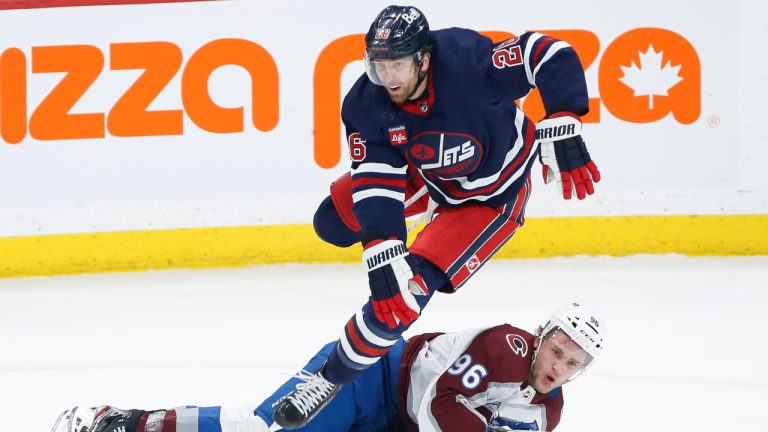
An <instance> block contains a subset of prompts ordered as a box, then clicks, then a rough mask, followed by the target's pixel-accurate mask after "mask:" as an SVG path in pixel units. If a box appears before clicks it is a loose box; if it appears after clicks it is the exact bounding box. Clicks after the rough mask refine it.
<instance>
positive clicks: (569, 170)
mask: <svg viewBox="0 0 768 432" xmlns="http://www.w3.org/2000/svg"><path fill="white" fill-rule="evenodd" d="M536 140H537V141H538V142H539V145H540V149H539V160H540V161H541V165H542V168H543V174H544V183H549V182H551V181H552V180H553V179H554V180H555V181H556V182H557V185H558V186H559V187H560V190H562V192H563V198H565V199H571V197H572V196H573V190H574V189H575V190H576V197H577V198H578V199H580V200H581V199H584V198H585V197H586V196H587V195H592V194H593V193H594V192H595V187H594V184H593V182H594V183H597V182H599V181H600V171H598V169H597V166H596V165H595V163H594V162H593V161H592V158H590V157H589V152H588V151H587V146H586V144H585V143H584V140H583V139H582V138H581V120H580V119H579V117H578V116H576V115H575V114H571V113H556V114H552V115H551V116H549V117H548V118H547V119H545V120H542V121H540V122H539V123H538V124H537V125H536Z"/></svg>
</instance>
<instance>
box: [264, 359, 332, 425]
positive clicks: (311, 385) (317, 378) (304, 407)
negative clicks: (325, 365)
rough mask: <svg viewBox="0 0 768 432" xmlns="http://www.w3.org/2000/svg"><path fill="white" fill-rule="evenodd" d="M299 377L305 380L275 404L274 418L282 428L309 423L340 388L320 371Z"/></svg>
mask: <svg viewBox="0 0 768 432" xmlns="http://www.w3.org/2000/svg"><path fill="white" fill-rule="evenodd" d="M300 378H302V379H304V380H305V382H302V383H299V384H297V385H296V389H295V390H293V391H292V392H290V393H288V394H287V395H285V397H284V398H283V399H282V400H280V401H278V403H277V404H276V405H275V411H274V414H273V417H274V420H275V422H276V423H277V424H278V425H280V426H282V427H283V428H284V429H298V428H300V427H302V426H304V425H306V424H307V423H309V421H310V420H312V419H313V418H314V417H315V416H316V415H317V413H319V412H320V410H322V409H323V408H324V407H325V406H326V405H328V403H329V402H331V400H333V398H334V397H335V396H336V393H338V392H339V389H341V385H339V384H334V383H332V382H330V381H328V380H327V379H325V377H323V375H322V371H320V372H317V373H313V374H310V375H309V376H302V377H300Z"/></svg>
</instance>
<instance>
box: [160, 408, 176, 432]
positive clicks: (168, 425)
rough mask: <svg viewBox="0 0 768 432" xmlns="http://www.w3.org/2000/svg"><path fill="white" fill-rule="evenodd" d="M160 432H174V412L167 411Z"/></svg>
mask: <svg viewBox="0 0 768 432" xmlns="http://www.w3.org/2000/svg"><path fill="white" fill-rule="evenodd" d="M161 432H176V410H168V411H166V412H165V416H164V417H163V430H162V431H161Z"/></svg>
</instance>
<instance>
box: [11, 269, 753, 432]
mask: <svg viewBox="0 0 768 432" xmlns="http://www.w3.org/2000/svg"><path fill="white" fill-rule="evenodd" d="M366 293H367V283H366V279H365V275H364V273H363V271H362V269H361V268H360V267H359V266H357V265H322V266H319V265H317V266H304V265H287V266H269V267H251V268H246V269H232V270H210V271H192V270H189V271H186V270H185V271H162V272H148V273H133V274H101V275H88V276H73V277H55V278H30V279H8V280H0V431H3V432H5V431H8V432H11V431H12V432H27V431H29V432H48V431H49V430H50V427H51V425H52V423H53V421H54V419H55V418H56V416H57V415H58V413H59V412H60V411H61V410H63V409H65V408H67V407H70V406H72V405H75V404H88V405H97V404H104V403H109V404H113V405H115V406H118V407H124V408H130V407H133V408H145V409H152V408H167V407H172V406H178V405H184V404H195V405H203V406H204V405H220V404H227V405H247V404H256V403H258V402H259V401H260V400H261V398H262V397H264V396H266V395H267V394H268V393H269V392H271V391H272V390H273V389H274V388H275V387H276V386H277V384H279V383H281V382H282V381H283V380H285V379H286V378H287V377H288V374H290V373H291V372H293V371H294V369H295V368H297V367H299V366H301V365H303V364H304V363H303V362H304V361H305V360H307V359H308V358H309V356H310V355H311V354H313V353H314V352H315V351H316V350H317V348H319V347H320V346H321V345H322V344H323V343H324V342H326V341H330V340H332V339H335V338H336V337H337V336H338V334H339V331H340V330H341V328H342V325H343V324H344V323H345V322H346V320H347V319H348V317H349V316H351V315H352V313H353V312H354V311H356V310H357V309H358V308H359V307H360V306H361V305H362V303H363V301H364V300H365V299H366V297H367V294H366ZM572 300H580V301H581V302H583V303H585V304H589V305H590V306H592V307H593V308H594V309H597V310H599V311H601V312H602V314H603V316H604V318H603V320H604V322H605V323H606V327H607V329H608V331H609V339H608V342H607V343H606V353H605V355H604V356H603V358H601V359H600V362H599V363H598V364H596V366H595V367H594V369H593V370H592V371H590V373H589V374H588V375H585V376H584V377H581V378H579V379H578V380H576V381H575V382H573V383H570V384H568V385H567V386H566V388H565V396H566V403H565V409H564V413H563V421H562V422H561V426H560V427H559V428H558V430H559V431H590V432H596V431H611V432H615V431H623V432H628V431H650V430H653V431H659V430H663V431H696V432H702V431H715V430H718V431H720V430H747V431H758V430H766V429H765V425H766V424H767V423H768V422H766V420H768V416H767V415H766V408H765V405H766V402H765V401H767V400H768V397H767V396H766V393H767V392H768V367H766V365H768V360H767V356H768V342H766V341H767V340H768V338H766V335H765V334H764V331H765V328H766V324H768V257H741V258H720V257H717V258H688V257H681V256H636V257H629V258H609V257H598V258H591V257H575V258H567V259H565V258H559V259H540V260H511V261H493V262H491V263H489V264H488V265H487V266H486V267H485V268H483V270H482V271H481V272H480V273H478V274H477V275H476V276H475V277H474V278H473V279H472V280H471V281H470V282H469V283H468V284H467V285H466V286H465V287H464V288H463V289H462V290H461V291H460V292H459V293H457V294H454V295H450V296H449V295H437V297H436V298H435V299H434V300H433V302H432V303H431V304H430V305H429V307H428V309H427V311H426V312H425V314H424V316H423V318H421V319H420V320H419V321H418V322H417V323H416V324H415V325H414V327H413V328H412V329H411V330H410V331H409V334H414V333H418V332H423V331H431V330H440V331H451V330H458V329H462V328H466V327H474V326H481V325H488V324H497V323H502V322H509V323H512V324H515V325H518V326H520V327H523V328H527V329H533V328H534V327H535V326H536V325H537V324H538V323H540V322H542V321H543V320H545V319H546V317H547V316H548V315H549V312H550V311H551V310H552V309H554V308H556V307H559V306H561V305H563V304H565V303H567V302H569V301H572Z"/></svg>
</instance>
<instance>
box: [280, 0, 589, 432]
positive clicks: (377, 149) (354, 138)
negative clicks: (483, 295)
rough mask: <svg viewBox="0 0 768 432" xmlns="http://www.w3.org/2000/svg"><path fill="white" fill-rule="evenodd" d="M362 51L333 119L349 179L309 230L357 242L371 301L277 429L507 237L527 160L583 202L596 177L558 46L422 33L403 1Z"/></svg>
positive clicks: (422, 23)
mask: <svg viewBox="0 0 768 432" xmlns="http://www.w3.org/2000/svg"><path fill="white" fill-rule="evenodd" d="M365 43H366V51H365V59H364V60H365V65H366V73H365V74H364V75H363V76H361V77H360V78H359V79H358V80H357V82H356V83H355V84H354V85H353V87H352V89H351V90H350V91H349V93H347V95H346V97H345V99H344V103H343V106H342V112H341V116H342V121H343V122H344V125H345V126H346V132H347V138H348V144H349V153H350V157H351V159H352V170H351V173H350V174H347V175H346V176H344V177H342V178H341V179H339V180H338V181H337V182H335V183H334V184H333V185H332V186H331V194H330V196H329V197H327V198H326V199H325V200H324V201H323V202H322V204H321V205H320V207H319V208H318V210H317V212H316V214H315V218H314V225H315V230H316V232H317V233H318V235H319V236H320V237H321V238H322V239H323V240H325V241H327V242H329V243H332V244H335V245H338V246H350V245H352V244H355V243H357V242H361V243H362V246H363V248H364V250H363V265H364V267H365V269H366V271H367V272H368V279H369V285H370V292H371V295H370V298H369V301H368V302H367V303H366V304H365V305H364V307H363V308H362V310H361V311H360V312H358V313H357V314H355V315H354V316H353V317H352V318H351V319H350V320H349V322H348V323H347V325H346V326H345V327H344V330H343V332H342V334H341V338H340V340H339V342H338V343H337V344H336V346H335V348H334V349H333V350H332V352H331V354H330V356H329V358H328V362H327V363H326V364H325V365H324V366H322V368H321V369H320V370H319V371H316V373H315V379H313V380H310V381H309V383H308V384H307V386H305V387H303V388H301V389H298V390H297V391H296V392H295V393H293V394H289V395H288V397H286V398H285V400H283V401H282V402H281V404H280V405H279V406H278V407H277V409H276V410H275V419H276V421H277V422H278V423H279V424H281V425H282V426H283V427H285V428H288V429H290V428H296V427H300V426H302V425H303V424H305V423H306V422H307V421H308V420H309V419H310V418H311V417H312V416H313V415H314V414H315V413H316V412H317V411H318V410H320V409H322V406H323V404H325V403H327V402H328V401H329V400H330V399H332V398H333V396H334V394H335V393H336V392H337V391H338V390H339V387H340V386H341V385H344V384H345V383H349V382H351V381H352V380H354V378H355V377H356V376H358V375H359V374H360V373H362V372H363V371H365V369H366V368H368V367H369V366H370V365H372V364H374V363H375V362H376V360H377V359H378V358H379V357H381V356H383V355H384V354H386V352H387V350H389V349H390V347H392V346H393V344H395V342H396V341H397V340H398V338H399V337H400V335H401V334H402V333H403V332H404V331H405V329H407V328H408V326H410V325H411V323H413V321H414V320H416V319H417V318H418V317H419V315H420V314H421V312H422V310H423V308H424V307H425V306H426V304H427V302H429V300H430V298H431V296H432V295H433V294H434V293H435V292H437V291H441V292H448V293H450V292H454V291H456V290H457V289H459V288H460V287H461V286H462V285H463V284H464V283H465V282H466V281H467V279H468V278H469V277H470V276H471V275H472V274H473V273H475V272H476V271H477V270H478V269H479V268H480V267H481V266H482V265H483V264H484V263H485V262H486V261H487V260H488V259H489V258H490V257H491V256H492V255H493V254H494V253H495V252H496V251H497V250H499V248H501V247H502V246H503V245H504V243H505V242H507V240H509V239H510V238H511V237H512V235H513V234H514V233H515V230H517V228H518V227H520V226H521V225H522V224H523V213H524V210H525V206H526V202H527V200H528V197H529V195H530V191H531V183H530V172H531V167H532V165H533V164H534V161H535V159H536V155H537V154H538V155H539V157H540V160H541V162H542V165H543V167H544V177H545V181H546V182H549V181H551V180H555V181H556V182H557V183H558V185H559V188H560V190H561V191H562V195H563V197H564V198H565V199H570V198H571V197H572V195H573V193H574V191H575V194H576V197H577V198H579V199H583V198H585V197H586V196H587V195H590V194H592V193H593V192H594V185H593V182H597V181H599V180H600V174H599V172H598V170H597V167H596V166H595V164H594V162H592V160H591V158H590V156H589V153H588V152H587V149H586V147H585V144H584V140H583V139H582V138H581V121H580V116H582V115H584V114H586V113H587V111H588V96H587V88H586V83H585V79H584V71H583V69H582V66H581V63H580V61H579V58H578V56H577V55H576V53H575V51H574V50H573V48H572V47H571V46H569V45H568V44H567V43H565V42H563V41H559V40H556V39H553V38H551V37H548V36H546V35H542V34H538V33H524V34H522V35H520V36H519V37H514V38H512V39H509V40H506V41H503V42H500V43H497V44H494V43H492V41H491V40H490V39H488V38H487V37H484V36H482V35H480V34H478V33H477V32H475V31H472V30H466V29H460V28H449V29H443V30H436V31H430V29H429V25H428V23H427V20H426V18H425V17H424V14H423V13H422V12H421V11H420V10H418V9H417V8H415V7H411V6H389V7H387V8H385V9H384V10H383V11H382V12H381V13H380V14H379V15H378V16H377V17H376V19H375V20H374V22H373V24H372V25H371V27H370V29H369V30H368V33H367V34H366V36H365ZM534 87H537V88H538V89H539V90H540V93H541V96H542V99H543V102H544V106H545V108H546V113H547V117H546V118H545V119H542V120H541V121H540V122H539V123H538V124H534V122H533V121H531V120H530V119H528V118H526V116H525V115H524V114H523V112H522V111H521V110H519V109H518V108H517V106H516V105H515V100H517V99H519V98H521V97H523V96H525V95H526V94H528V92H529V91H530V90H531V89H533V88H534ZM419 213H421V214H422V219H423V220H424V221H425V222H426V223H427V225H426V227H425V228H424V229H423V230H422V231H421V232H420V233H419V235H418V236H417V237H416V239H415V241H414V242H413V244H412V245H411V246H410V248H407V247H406V246H405V240H406V224H405V218H406V217H408V216H411V215H415V214H419ZM304 401H310V402H304Z"/></svg>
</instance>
